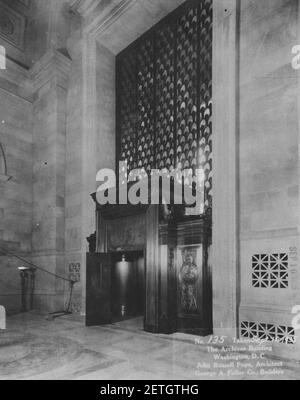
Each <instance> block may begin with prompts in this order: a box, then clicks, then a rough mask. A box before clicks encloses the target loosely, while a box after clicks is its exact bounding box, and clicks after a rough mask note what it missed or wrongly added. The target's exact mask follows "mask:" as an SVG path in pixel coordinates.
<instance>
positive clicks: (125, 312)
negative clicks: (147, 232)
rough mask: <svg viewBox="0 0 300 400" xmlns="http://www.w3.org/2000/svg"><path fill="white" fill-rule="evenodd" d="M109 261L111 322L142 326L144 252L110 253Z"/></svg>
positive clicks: (143, 315)
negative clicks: (132, 322)
mask: <svg viewBox="0 0 300 400" xmlns="http://www.w3.org/2000/svg"><path fill="white" fill-rule="evenodd" d="M111 260H112V269H111V312H112V322H113V323H116V322H121V321H129V320H136V323H138V324H142V325H144V317H145V257H144V252H143V251H131V252H125V251H123V252H115V253H111ZM138 321H139V322H138ZM142 327H143V326H142Z"/></svg>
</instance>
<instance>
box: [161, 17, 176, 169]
mask: <svg viewBox="0 0 300 400" xmlns="http://www.w3.org/2000/svg"><path fill="white" fill-rule="evenodd" d="M174 38H175V31H174V26H173V25H166V26H165V27H163V29H161V30H159V31H158V32H157V35H156V48H157V60H156V82H157V85H156V167H157V168H158V169H164V168H166V169H168V170H172V169H173V168H174V165H175V151H174V138H175V132H174V120H175V108H174V104H175V49H174Z"/></svg>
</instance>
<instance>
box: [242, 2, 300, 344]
mask: <svg viewBox="0 0 300 400" xmlns="http://www.w3.org/2000/svg"><path fill="white" fill-rule="evenodd" d="M297 28H298V1H297V0H266V1H258V0H242V1H241V21H240V108H239V111H240V115H239V118H240V126H239V128H240V132H239V134H240V137H239V141H240V144H239V150H240V159H239V164H240V179H239V185H240V255H241V259H240V268H241V278H240V281H241V307H240V321H241V322H242V321H252V322H259V323H268V324H274V325H276V326H278V325H284V326H291V323H292V318H293V316H292V313H291V312H292V307H293V306H294V305H296V304H300V290H299V289H300V271H299V264H298V255H297V254H298V252H299V231H298V226H299V185H298V184H299V165H298V157H299V155H298V136H299V130H298V115H297V113H298V110H297V107H298V76H297V72H296V71H295V70H293V69H292V66H291V59H292V54H291V50H292V47H293V46H294V45H296V44H297V43H298V40H297V39H298V37H297ZM261 255H265V256H267V257H269V258H270V256H271V255H276V257H277V256H278V255H281V257H280V258H282V255H287V257H288V268H287V271H288V278H287V280H288V283H287V287H281V288H280V287H277V286H276V284H275V285H274V282H270V279H269V278H268V276H271V275H267V276H266V275H264V274H259V279H258V280H259V282H257V280H255V279H254V278H255V277H254V276H253V267H254V265H256V263H255V260H256V259H257V256H259V257H260V256H261ZM253 257H254V258H253ZM259 259H261V257H260V258H259ZM278 259H279V258H278V257H277V260H278ZM258 264H259V265H261V264H262V262H261V261H259V262H258ZM266 264H267V268H270V267H271V268H272V265H271V264H270V261H267V262H266ZM268 271H269V272H268V273H267V274H270V270H269V269H268ZM274 273H275V277H277V278H278V279H279V274H278V272H276V268H275V272H274ZM256 276H257V275H256ZM273 276H274V275H273ZM260 278H262V281H260ZM279 281H281V279H279ZM255 284H256V285H258V286H257V287H255ZM265 285H266V287H265ZM262 286H263V287H262ZM272 286H273V287H272ZM291 351H294V350H291Z"/></svg>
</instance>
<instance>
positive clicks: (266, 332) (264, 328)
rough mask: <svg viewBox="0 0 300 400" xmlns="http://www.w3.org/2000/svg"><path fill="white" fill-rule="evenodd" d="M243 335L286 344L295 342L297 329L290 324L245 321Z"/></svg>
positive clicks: (242, 324)
mask: <svg viewBox="0 0 300 400" xmlns="http://www.w3.org/2000/svg"><path fill="white" fill-rule="evenodd" d="M241 336H242V337H243V338H248V339H261V340H269V341H273V342H275V341H276V342H278V343H284V344H295V343H296V336H295V330H294V329H293V328H292V327H289V326H283V325H274V324H265V323H257V322H248V321H244V322H242V323H241Z"/></svg>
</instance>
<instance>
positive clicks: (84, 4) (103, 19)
mask: <svg viewBox="0 0 300 400" xmlns="http://www.w3.org/2000/svg"><path fill="white" fill-rule="evenodd" d="M136 2H137V0H111V1H110V2H109V4H107V2H105V1H104V0H74V1H73V3H72V4H71V10H72V11H73V12H74V13H76V14H77V15H80V16H81V17H82V18H83V19H84V23H83V30H84V33H85V34H87V35H91V36H93V37H95V38H97V36H98V35H100V34H101V33H102V32H104V31H105V29H107V28H108V27H109V26H110V25H111V24H112V23H113V22H114V21H116V20H117V19H118V18H119V17H120V16H121V15H122V14H123V13H124V12H125V11H126V10H127V9H128V8H129V7H130V6H131V5H133V4H134V3H136Z"/></svg>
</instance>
